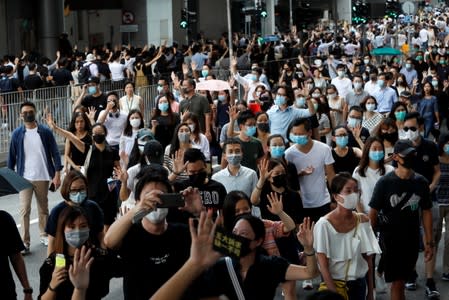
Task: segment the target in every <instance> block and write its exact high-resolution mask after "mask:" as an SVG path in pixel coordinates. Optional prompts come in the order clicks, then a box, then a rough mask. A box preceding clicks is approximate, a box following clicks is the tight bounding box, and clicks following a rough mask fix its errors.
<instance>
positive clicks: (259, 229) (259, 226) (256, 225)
mask: <svg viewBox="0 0 449 300" xmlns="http://www.w3.org/2000/svg"><path fill="white" fill-rule="evenodd" d="M240 220H245V221H247V222H248V223H249V225H250V226H251V228H252V230H253V231H254V240H259V239H262V242H263V241H264V240H265V225H264V224H263V221H262V220H261V219H259V218H256V217H254V216H253V215H251V214H243V215H241V216H238V217H237V218H236V219H235V222H234V226H235V224H237V222H238V221H240ZM261 245H262V244H261Z"/></svg>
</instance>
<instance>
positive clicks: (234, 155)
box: [212, 138, 258, 196]
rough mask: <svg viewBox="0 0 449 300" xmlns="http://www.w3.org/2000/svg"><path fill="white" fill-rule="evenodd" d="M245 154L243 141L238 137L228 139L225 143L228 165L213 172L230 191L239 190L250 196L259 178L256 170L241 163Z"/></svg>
mask: <svg viewBox="0 0 449 300" xmlns="http://www.w3.org/2000/svg"><path fill="white" fill-rule="evenodd" d="M243 155H244V153H243V147H242V143H241V141H240V140H239V139H237V138H231V139H227V140H226V141H225V143H224V145H223V158H224V159H225V160H226V161H227V166H226V167H225V168H223V169H222V170H220V171H218V172H217V173H215V174H213V175H212V179H213V180H215V181H217V182H220V183H221V184H223V186H224V187H225V188H226V191H227V192H228V193H229V192H230V191H233V190H239V191H243V192H244V193H245V194H247V195H248V196H249V195H251V193H252V191H253V190H254V189H255V188H256V184H257V180H258V179H257V174H256V171H254V170H253V169H250V168H247V167H244V166H243V165H241V161H242V157H243Z"/></svg>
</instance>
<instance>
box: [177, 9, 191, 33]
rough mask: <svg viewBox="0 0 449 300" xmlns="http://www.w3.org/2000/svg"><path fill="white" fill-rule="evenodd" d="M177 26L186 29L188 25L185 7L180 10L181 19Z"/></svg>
mask: <svg viewBox="0 0 449 300" xmlns="http://www.w3.org/2000/svg"><path fill="white" fill-rule="evenodd" d="M179 27H181V28H182V29H187V27H189V16H188V14H187V11H186V10H185V9H183V10H182V11H181V21H180V22H179Z"/></svg>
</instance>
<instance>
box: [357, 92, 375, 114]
mask: <svg viewBox="0 0 449 300" xmlns="http://www.w3.org/2000/svg"><path fill="white" fill-rule="evenodd" d="M370 99H373V100H374V105H375V106H374V107H375V109H377V100H376V98H375V97H374V96H371V95H369V96H366V97H365V98H363V100H362V101H361V102H360V107H361V108H362V109H363V110H366V102H368V100H370Z"/></svg>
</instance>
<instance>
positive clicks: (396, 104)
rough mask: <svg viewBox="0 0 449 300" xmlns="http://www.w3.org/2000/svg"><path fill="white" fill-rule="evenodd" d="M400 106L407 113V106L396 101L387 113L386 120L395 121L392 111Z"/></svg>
mask: <svg viewBox="0 0 449 300" xmlns="http://www.w3.org/2000/svg"><path fill="white" fill-rule="evenodd" d="M400 106H402V107H404V109H405V111H406V112H408V109H407V104H405V103H404V102H401V101H397V102H395V103H393V105H392V106H391V110H390V112H389V113H388V118H390V119H393V120H395V121H396V115H395V114H394V111H395V110H396V109H397V108H398V107H400ZM406 117H407V116H406Z"/></svg>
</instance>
